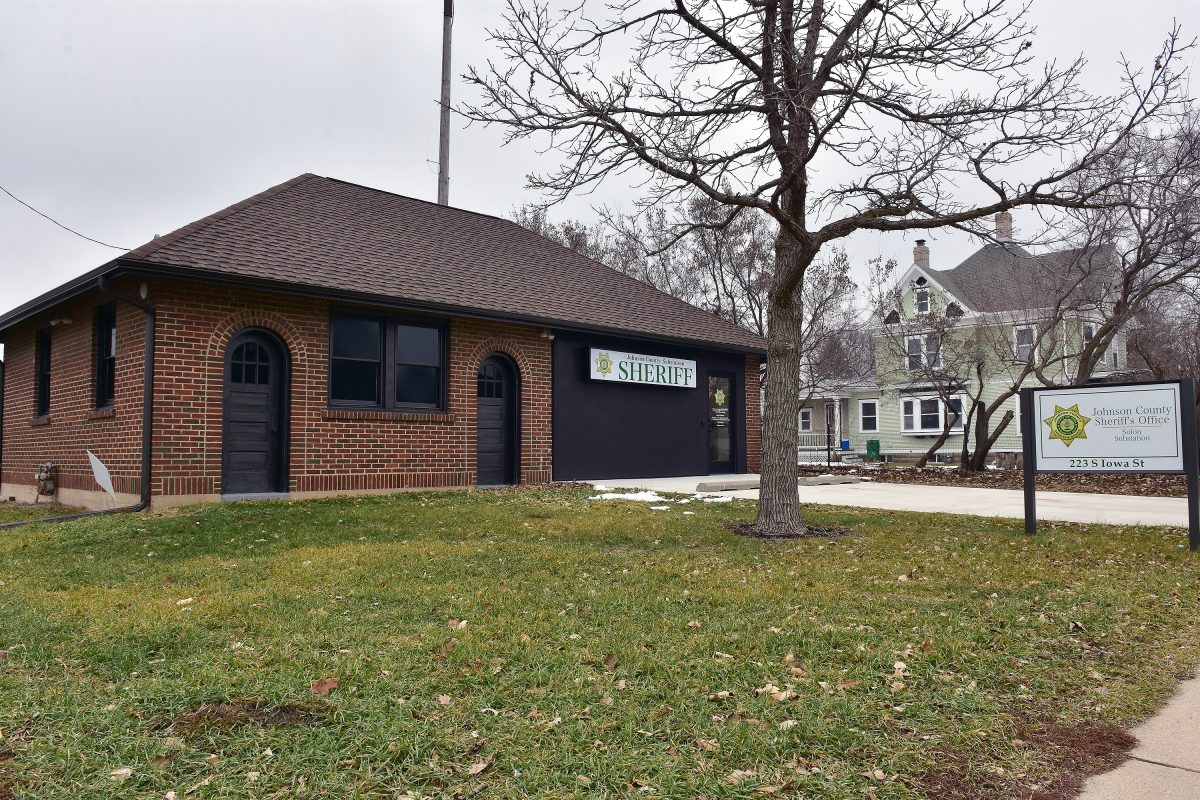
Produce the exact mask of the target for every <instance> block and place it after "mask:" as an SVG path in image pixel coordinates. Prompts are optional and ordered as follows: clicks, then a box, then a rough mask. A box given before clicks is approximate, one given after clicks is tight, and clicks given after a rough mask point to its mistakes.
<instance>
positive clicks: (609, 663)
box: [604, 653, 617, 669]
mask: <svg viewBox="0 0 1200 800" xmlns="http://www.w3.org/2000/svg"><path fill="white" fill-rule="evenodd" d="M604 666H605V667H607V668H608V669H613V668H614V667H616V666H617V654H616V653H609V654H608V655H607V656H605V657H604Z"/></svg>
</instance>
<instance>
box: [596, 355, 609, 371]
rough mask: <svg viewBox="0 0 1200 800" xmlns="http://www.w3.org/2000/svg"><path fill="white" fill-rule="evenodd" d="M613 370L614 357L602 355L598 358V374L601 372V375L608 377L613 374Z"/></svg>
mask: <svg viewBox="0 0 1200 800" xmlns="http://www.w3.org/2000/svg"><path fill="white" fill-rule="evenodd" d="M612 368H613V360H612V356H610V355H609V354H608V353H601V354H600V355H598V356H596V372H599V373H600V374H601V375H604V376H606V377H607V376H608V373H610V372H612Z"/></svg>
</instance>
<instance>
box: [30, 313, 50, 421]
mask: <svg viewBox="0 0 1200 800" xmlns="http://www.w3.org/2000/svg"><path fill="white" fill-rule="evenodd" d="M36 358H37V365H36V370H37V376H36V379H37V387H36V392H35V399H34V409H33V413H34V414H36V415H37V416H39V417H44V416H46V415H47V414H49V413H50V329H49V328H47V329H45V330H40V331H38V333H37V355H36Z"/></svg>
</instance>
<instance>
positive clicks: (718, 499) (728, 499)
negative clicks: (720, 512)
mask: <svg viewBox="0 0 1200 800" xmlns="http://www.w3.org/2000/svg"><path fill="white" fill-rule="evenodd" d="M704 502H706V503H732V502H733V498H732V497H729V496H728V495H725V496H723V497H706V498H704Z"/></svg>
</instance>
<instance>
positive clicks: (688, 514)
mask: <svg viewBox="0 0 1200 800" xmlns="http://www.w3.org/2000/svg"><path fill="white" fill-rule="evenodd" d="M683 515H684V516H685V517H694V516H696V512H695V511H685V512H683Z"/></svg>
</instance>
